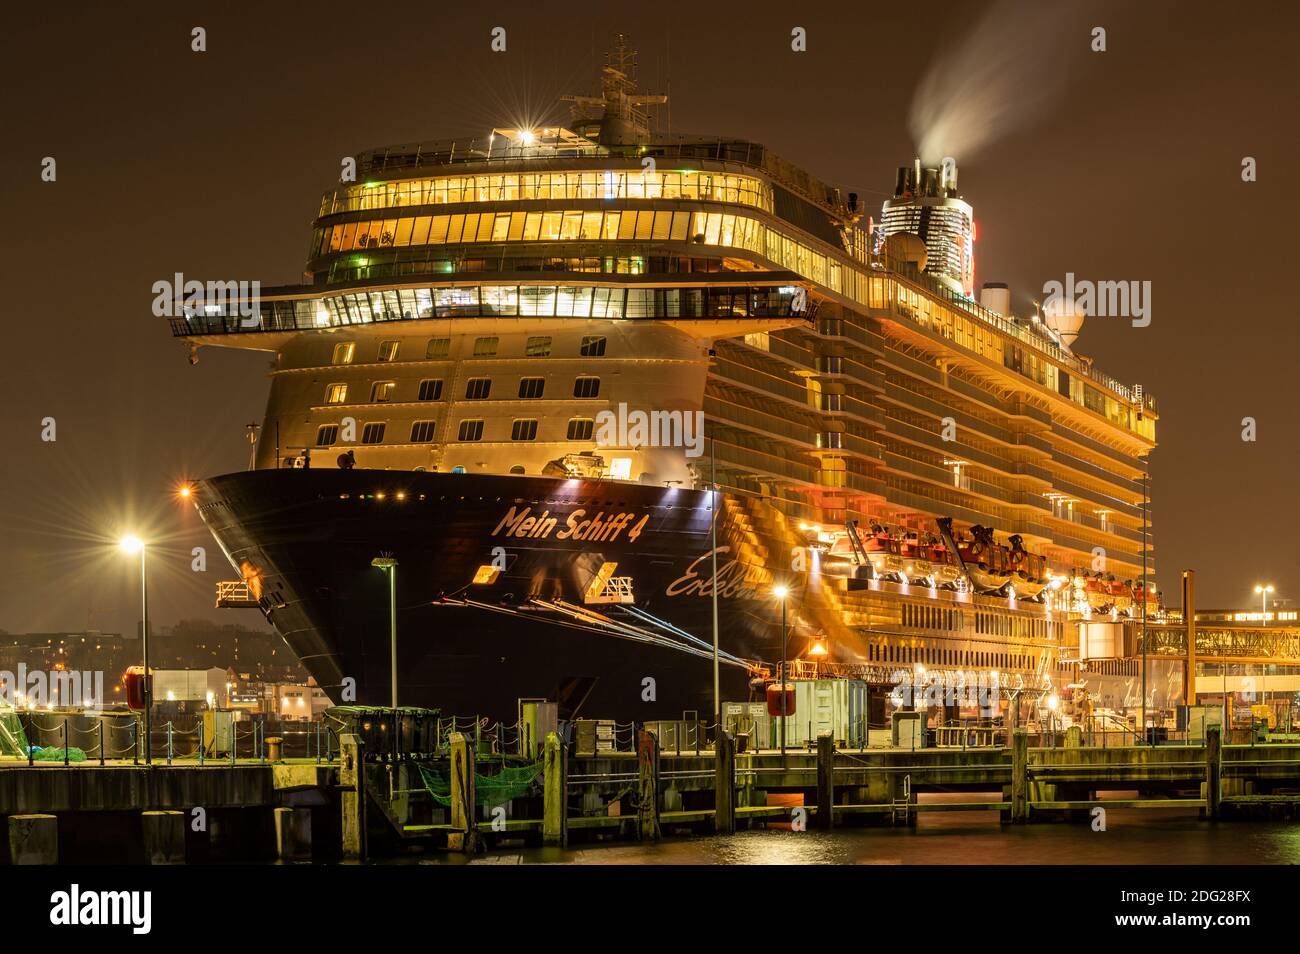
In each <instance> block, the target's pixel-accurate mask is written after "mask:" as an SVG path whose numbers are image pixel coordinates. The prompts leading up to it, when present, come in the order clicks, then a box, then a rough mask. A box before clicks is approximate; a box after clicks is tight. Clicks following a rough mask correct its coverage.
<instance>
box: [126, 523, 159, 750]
mask: <svg viewBox="0 0 1300 954" xmlns="http://www.w3.org/2000/svg"><path fill="white" fill-rule="evenodd" d="M118 546H119V547H121V548H122V551H123V552H124V553H138V554H140V648H141V650H142V651H143V653H142V654H143V656H144V660H143V662H144V679H143V682H142V683H141V686H142V691H143V693H144V739H145V741H144V764H145V765H152V764H153V745H152V743H153V715H152V713H151V711H150V710H152V709H153V687H152V685H151V684H150V679H149V577H148V566H147V563H146V561H145V546H144V541H143V540H141V539H140V538H139V537H137V536H134V535H127V536H125V537H123V538H122V539H121V541H119V543H118Z"/></svg>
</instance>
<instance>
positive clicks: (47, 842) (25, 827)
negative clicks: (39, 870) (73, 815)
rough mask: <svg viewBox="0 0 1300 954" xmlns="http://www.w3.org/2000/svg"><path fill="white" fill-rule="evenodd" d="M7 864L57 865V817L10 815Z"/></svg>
mask: <svg viewBox="0 0 1300 954" xmlns="http://www.w3.org/2000/svg"><path fill="white" fill-rule="evenodd" d="M9 862H10V864H15V865H57V864H58V863H59V819H58V817H57V816H55V815H10V816H9Z"/></svg>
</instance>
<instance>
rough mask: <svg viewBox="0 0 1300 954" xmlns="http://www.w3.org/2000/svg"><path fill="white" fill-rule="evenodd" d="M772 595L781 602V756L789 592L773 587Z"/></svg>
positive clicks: (782, 588)
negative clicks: (786, 607)
mask: <svg viewBox="0 0 1300 954" xmlns="http://www.w3.org/2000/svg"><path fill="white" fill-rule="evenodd" d="M772 595H773V596H775V597H776V598H777V599H778V600H780V601H781V668H780V670H778V672H779V675H780V677H781V754H782V755H785V717H786V689H785V680H786V678H787V674H786V667H787V666H788V665H789V660H787V659H786V654H785V639H786V630H785V600H786V597H787V596H789V595H790V590H789V589H788V588H787V587H784V586H780V585H778V586H775V587H773V588H772Z"/></svg>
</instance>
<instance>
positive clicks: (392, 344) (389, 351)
mask: <svg viewBox="0 0 1300 954" xmlns="http://www.w3.org/2000/svg"><path fill="white" fill-rule="evenodd" d="M400 344H401V342H399V341H381V342H379V360H380V361H396V360H397V348H398V346H399V345H400Z"/></svg>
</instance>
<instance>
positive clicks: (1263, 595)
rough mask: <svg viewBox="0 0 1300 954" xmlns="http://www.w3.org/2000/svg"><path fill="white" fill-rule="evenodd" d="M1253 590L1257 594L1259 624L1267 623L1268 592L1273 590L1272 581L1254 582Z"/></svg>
mask: <svg viewBox="0 0 1300 954" xmlns="http://www.w3.org/2000/svg"><path fill="white" fill-rule="evenodd" d="M1255 592H1256V593H1258V594H1259V609H1260V614H1259V625H1261V626H1264V625H1266V624H1267V623H1268V594H1270V593H1272V592H1273V584H1272V583H1262V584H1261V583H1256V584H1255Z"/></svg>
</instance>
